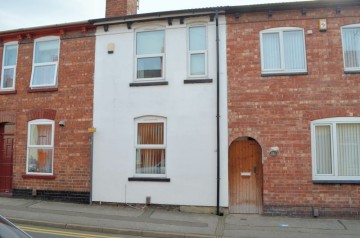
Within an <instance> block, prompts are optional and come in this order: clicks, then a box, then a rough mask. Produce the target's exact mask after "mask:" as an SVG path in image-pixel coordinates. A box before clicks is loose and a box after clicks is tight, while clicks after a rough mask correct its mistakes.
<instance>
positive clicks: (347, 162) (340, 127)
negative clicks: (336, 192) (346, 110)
mask: <svg viewBox="0 0 360 238" xmlns="http://www.w3.org/2000/svg"><path fill="white" fill-rule="evenodd" d="M311 133H312V159H313V180H315V181H316V180H324V181H329V180H330V181H331V180H336V181H358V182H360V118H359V117H356V118H351V117H347V118H346V117H345V118H329V119H322V120H316V121H313V122H312V123H311Z"/></svg>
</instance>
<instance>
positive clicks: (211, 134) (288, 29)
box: [0, 0, 360, 217]
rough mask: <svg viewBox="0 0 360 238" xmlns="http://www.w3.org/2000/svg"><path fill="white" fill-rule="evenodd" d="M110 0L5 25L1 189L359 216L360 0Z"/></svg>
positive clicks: (94, 198)
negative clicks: (156, 6)
mask: <svg viewBox="0 0 360 238" xmlns="http://www.w3.org/2000/svg"><path fill="white" fill-rule="evenodd" d="M106 3H107V5H106V17H105V18H102V19H94V20H90V21H88V22H82V23H73V24H64V25H59V26H49V27H42V28H32V29H26V30H14V31H8V32H0V40H1V45H0V53H1V54H2V59H1V60H2V61H1V87H0V123H1V124H0V125H1V126H0V139H1V140H0V141H1V143H2V144H1V146H0V149H1V153H0V155H1V157H0V176H1V180H0V181H1V183H0V186H1V187H0V192H2V194H5V195H11V194H12V195H13V196H28V197H29V196H37V197H43V198H53V199H61V200H73V201H78V202H89V201H91V202H99V203H102V202H111V203H135V204H136V203H146V204H162V205H174V206H179V207H180V209H185V210H187V209H188V208H189V207H190V208H193V207H197V208H200V210H201V209H203V208H205V209H206V211H207V212H209V211H210V212H215V213H216V214H218V215H221V213H222V212H230V213H258V214H267V215H297V216H298V215H302V216H352V217H359V216H360V97H359V92H360V83H359V81H360V2H359V1H358V0H323V1H304V2H291V3H277V4H261V5H251V6H232V7H215V8H202V9H187V10H177V11H167V12H155V13H145V14H137V12H136V11H137V4H138V1H136V0H107V1H106ZM92 127H93V128H92ZM88 128H92V130H91V131H92V132H94V131H96V132H94V134H93V137H92V136H91V135H90V134H89V132H88ZM95 129H96V130H95ZM92 139H93V146H91V145H92V144H91V141H92ZM92 149H93V150H92ZM90 151H93V153H91V152H90ZM91 161H93V162H91ZM91 167H92V168H93V170H92V169H91ZM205 209H203V210H204V211H205ZM209 209H210V210H209ZM197 211H199V210H197Z"/></svg>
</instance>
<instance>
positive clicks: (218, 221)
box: [0, 197, 360, 238]
mask: <svg viewBox="0 0 360 238" xmlns="http://www.w3.org/2000/svg"><path fill="white" fill-rule="evenodd" d="M0 214H1V215H3V216H5V217H7V218H9V219H10V220H11V221H13V222H14V223H16V224H24V225H35V226H36V225H40V226H48V227H56V228H67V229H75V230H83V231H94V232H103V233H107V234H123V235H132V236H143V237H158V238H163V237H169V238H206V237H211V238H214V237H224V238H225V237H226V238H230V237H239V238H242V237H244V238H245V237H246V238H249V237H251V238H270V237H271V238H272V237H274V238H305V237H306V238H308V237H314V238H332V237H341V238H342V237H345V238H355V237H356V238H359V237H360V220H350V219H322V218H293V217H269V216H262V215H249V214H241V215H240V214H227V215H224V216H216V215H211V214H195V213H186V212H180V211H176V210H174V209H165V208H158V207H152V206H149V207H130V206H124V205H121V206H120V205H91V206H90V205H86V204H73V203H61V202H53V201H43V200H33V199H16V198H7V197H0Z"/></svg>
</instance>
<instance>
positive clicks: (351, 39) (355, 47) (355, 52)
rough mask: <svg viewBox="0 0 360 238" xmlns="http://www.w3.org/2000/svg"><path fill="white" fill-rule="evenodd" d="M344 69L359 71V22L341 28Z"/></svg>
mask: <svg viewBox="0 0 360 238" xmlns="http://www.w3.org/2000/svg"><path fill="white" fill-rule="evenodd" d="M341 35H342V45H343V56H344V67H345V71H350V72H351V71H358V72H360V24H354V25H349V26H344V27H342V28H341Z"/></svg>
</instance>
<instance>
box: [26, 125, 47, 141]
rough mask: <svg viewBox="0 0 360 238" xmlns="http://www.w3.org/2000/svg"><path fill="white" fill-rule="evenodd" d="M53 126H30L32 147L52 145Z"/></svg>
mask: <svg viewBox="0 0 360 238" xmlns="http://www.w3.org/2000/svg"><path fill="white" fill-rule="evenodd" d="M51 133H52V125H30V138H29V140H30V143H29V144H30V145H51V144H52V143H51V142H52V135H51Z"/></svg>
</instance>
